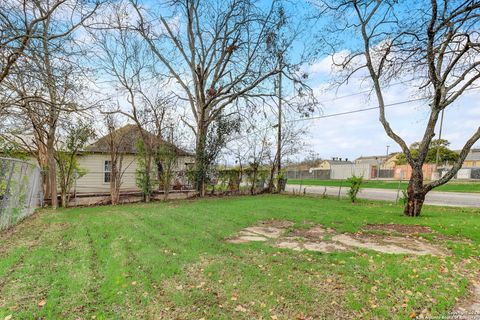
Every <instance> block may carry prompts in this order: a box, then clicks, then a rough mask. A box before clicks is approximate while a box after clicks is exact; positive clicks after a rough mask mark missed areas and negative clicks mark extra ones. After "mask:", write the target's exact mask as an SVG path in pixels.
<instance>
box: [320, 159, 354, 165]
mask: <svg viewBox="0 0 480 320" xmlns="http://www.w3.org/2000/svg"><path fill="white" fill-rule="evenodd" d="M323 161H326V162H328V163H329V164H352V161H345V160H323ZM323 161H322V162H323Z"/></svg>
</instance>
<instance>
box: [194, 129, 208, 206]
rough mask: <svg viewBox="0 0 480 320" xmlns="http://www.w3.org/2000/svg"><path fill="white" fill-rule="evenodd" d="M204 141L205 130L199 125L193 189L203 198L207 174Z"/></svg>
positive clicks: (205, 137)
mask: <svg viewBox="0 0 480 320" xmlns="http://www.w3.org/2000/svg"><path fill="white" fill-rule="evenodd" d="M202 122H203V120H202ZM202 122H200V123H202ZM206 139H207V128H206V127H205V126H204V125H203V124H201V125H199V126H198V132H197V141H196V146H195V170H196V172H195V189H196V190H197V191H198V192H199V193H200V196H201V197H203V196H205V180H206V174H207V172H206V171H207V168H206V159H205V147H206Z"/></svg>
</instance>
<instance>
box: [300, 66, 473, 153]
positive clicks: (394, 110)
mask: <svg viewBox="0 0 480 320" xmlns="http://www.w3.org/2000/svg"><path fill="white" fill-rule="evenodd" d="M308 70H309V72H310V74H309V76H310V78H311V79H312V82H316V85H315V87H314V88H315V90H316V91H317V98H318V100H319V101H320V102H321V107H320V108H321V110H320V111H318V112H316V114H314V115H313V116H312V118H314V117H315V116H321V115H323V116H325V115H330V114H336V113H342V112H348V111H352V110H358V109H367V108H371V107H376V106H378V104H377V102H376V98H375V96H374V95H370V94H369V93H361V94H357V93H359V92H365V91H368V90H370V87H369V86H368V85H360V81H359V80H360V79H359V78H357V79H352V81H351V82H350V83H349V84H347V85H343V86H341V87H340V88H338V89H333V88H329V89H325V88H327V87H330V85H329V83H330V82H329V80H328V79H330V78H331V75H332V74H331V70H332V68H331V58H330V57H326V58H324V59H322V60H320V61H318V62H316V63H314V64H312V65H310V66H309V67H308ZM344 96H348V97H345V98H341V97H344ZM338 97H340V99H338ZM417 98H418V95H417V91H416V90H415V88H412V87H407V86H405V85H394V86H391V87H390V88H389V89H388V90H386V91H385V101H386V104H390V103H396V102H401V101H407V100H411V99H417ZM386 114H387V119H388V120H389V121H390V123H391V125H392V127H393V129H394V130H395V132H396V133H398V134H399V135H400V136H401V137H402V138H404V139H405V141H406V142H407V144H411V143H413V142H415V141H418V140H421V137H422V135H423V132H424V129H425V126H426V123H427V119H428V115H429V113H428V100H426V101H415V102H411V103H405V104H400V105H396V106H392V107H388V108H386ZM378 117H379V112H378V109H375V110H369V111H364V112H359V113H352V114H347V115H339V116H334V117H327V118H323V119H312V120H305V121H303V122H304V123H305V125H306V126H308V137H307V138H306V141H307V142H308V144H309V150H312V151H314V152H315V153H318V154H319V156H320V157H321V158H324V159H330V158H332V157H342V158H348V159H355V158H357V157H360V156H368V155H384V154H386V152H387V146H389V152H396V151H400V147H399V146H398V145H397V144H396V143H395V142H394V141H393V140H392V139H391V138H389V137H388V136H387V134H386V133H385V131H384V129H383V126H382V125H381V123H380V121H379V119H378ZM439 122H440V121H439ZM479 124H480V89H474V90H469V91H467V92H465V94H464V96H463V97H461V98H460V99H458V100H457V101H456V102H455V103H454V104H453V105H450V106H449V107H447V108H446V109H445V113H444V121H443V129H442V138H443V139H447V140H449V141H450V142H451V145H450V147H451V148H452V149H460V148H462V146H463V144H464V143H465V142H466V141H467V140H468V138H469V137H470V136H471V135H472V134H473V133H474V131H475V130H476V129H477V128H478V126H479ZM435 132H436V134H437V136H438V132H439V124H438V125H437V128H436V131H435ZM476 146H478V147H480V142H478V143H477V144H476ZM306 151H307V152H308V150H306ZM299 157H302V155H299Z"/></svg>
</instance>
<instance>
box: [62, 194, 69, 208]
mask: <svg viewBox="0 0 480 320" xmlns="http://www.w3.org/2000/svg"><path fill="white" fill-rule="evenodd" d="M62 207H63V208H68V198H67V194H66V193H65V192H62Z"/></svg>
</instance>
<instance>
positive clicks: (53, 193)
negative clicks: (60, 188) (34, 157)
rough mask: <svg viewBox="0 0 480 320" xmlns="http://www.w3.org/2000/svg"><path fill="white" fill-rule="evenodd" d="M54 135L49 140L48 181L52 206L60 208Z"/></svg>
mask: <svg viewBox="0 0 480 320" xmlns="http://www.w3.org/2000/svg"><path fill="white" fill-rule="evenodd" d="M53 143H54V142H53V137H50V138H49V139H48V141H47V154H48V156H47V158H48V182H49V185H50V199H51V202H52V208H53V209H57V208H58V198H57V197H58V194H57V171H56V168H57V167H56V164H55V157H54V154H53V153H54V152H55V150H54V145H53Z"/></svg>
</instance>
